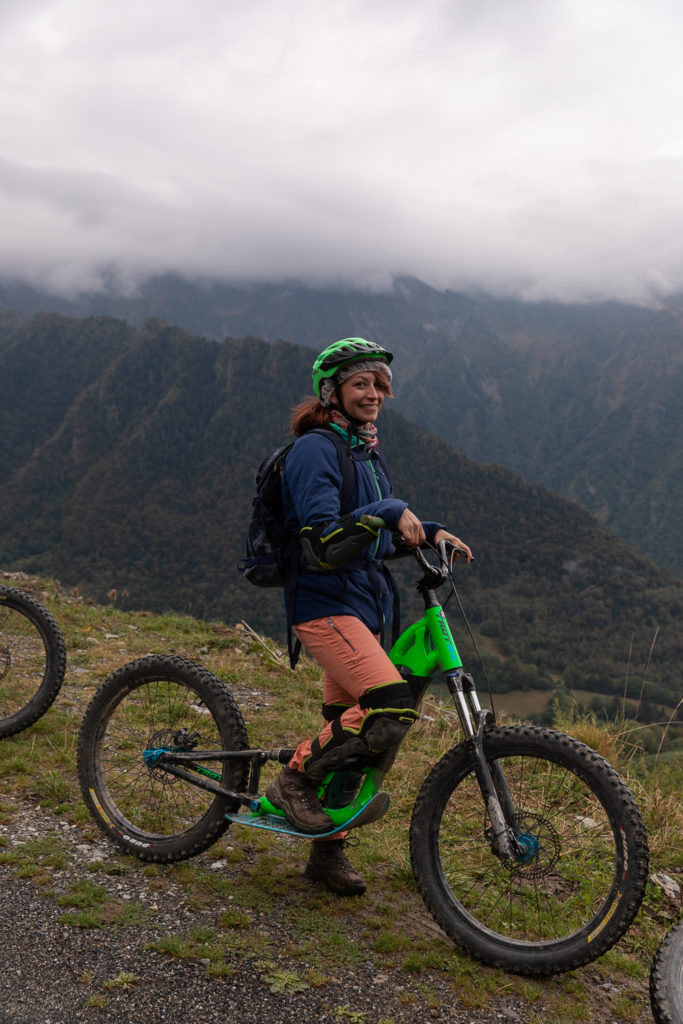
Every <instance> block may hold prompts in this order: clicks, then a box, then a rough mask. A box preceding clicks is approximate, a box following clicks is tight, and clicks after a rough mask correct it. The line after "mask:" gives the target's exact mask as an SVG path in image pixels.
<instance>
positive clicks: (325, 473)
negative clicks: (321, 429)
mask: <svg viewBox="0 0 683 1024" xmlns="http://www.w3.org/2000/svg"><path fill="white" fill-rule="evenodd" d="M344 457H345V456H344ZM351 458H352V459H353V460H354V462H355V488H354V494H353V502H352V508H351V509H340V498H341V486H342V480H341V474H340V469H339V455H338V450H337V446H336V445H335V443H334V442H333V441H332V440H331V439H330V440H329V441H328V440H327V438H326V437H325V436H324V434H320V433H310V434H304V435H303V436H302V437H300V438H299V439H298V440H297V441H296V443H295V444H294V447H293V448H292V449H291V451H290V452H289V454H288V456H287V461H286V463H285V469H284V473H283V476H282V499H283V505H284V511H285V522H286V525H287V527H288V529H289V530H291V531H292V533H294V534H298V533H299V531H300V530H301V528H302V527H304V526H319V525H322V524H333V523H337V522H338V521H339V519H340V513H341V512H343V513H345V514H346V513H348V512H350V511H352V512H353V515H354V518H358V517H359V516H361V515H372V516H379V517H380V518H382V519H383V520H384V521H385V522H386V523H387V525H388V526H390V527H392V528H394V527H396V526H397V525H398V521H399V519H400V518H401V516H402V514H403V511H404V509H405V508H406V507H407V503H406V502H405V501H401V500H400V499H399V498H395V497H394V496H393V491H392V487H391V484H390V482H389V480H388V479H387V477H386V475H385V473H384V472H383V471H382V467H381V464H380V461H379V460H378V458H377V449H376V448H374V449H370V451H368V452H366V451H365V450H363V449H360V448H354V449H353V451H352V453H351ZM422 525H423V527H424V531H425V534H426V536H427V540H429V541H433V540H434V534H435V533H436V531H437V530H438V529H439V528H440V524H439V523H423V524H422ZM394 550H395V549H394V545H393V544H392V541H391V533H390V532H389V531H388V530H380V533H379V537H378V539H377V541H373V543H372V544H370V545H368V547H366V548H364V549H363V551H362V552H361V553H360V555H358V556H357V557H356V558H354V560H353V562H352V564H351V567H350V568H345V567H343V566H342V567H341V568H340V569H336V570H332V571H321V570H315V569H306V568H305V567H304V568H303V569H302V570H301V571H300V572H299V574H298V576H297V579H296V592H295V597H294V608H293V610H292V619H291V621H292V623H293V624H295V625H296V623H298V622H308V621H309V620H310V619H319V618H323V617H324V616H327V615H355V616H356V617H357V618H359V619H360V620H361V621H362V622H363V623H365V625H366V626H367V627H368V629H370V630H371V631H372V632H373V633H382V632H383V628H384V625H385V624H386V623H388V622H389V621H390V619H391V614H392V594H391V588H390V586H389V585H388V583H387V582H386V580H385V578H384V573H383V572H382V571H381V570H382V566H381V559H382V558H383V557H385V556H387V555H389V554H392V553H393V552H394ZM378 568H379V570H380V576H379V577H378V575H377V569H378Z"/></svg>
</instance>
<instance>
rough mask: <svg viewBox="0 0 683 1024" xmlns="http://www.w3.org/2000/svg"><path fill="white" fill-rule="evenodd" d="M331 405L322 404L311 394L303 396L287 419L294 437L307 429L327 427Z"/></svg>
mask: <svg viewBox="0 0 683 1024" xmlns="http://www.w3.org/2000/svg"><path fill="white" fill-rule="evenodd" d="M332 408H333V407H332V406H331V405H323V404H322V402H321V401H320V399H319V398H316V397H315V395H311V396H310V397H308V398H304V399H303V401H301V402H299V404H298V405H295V406H294V408H293V409H292V416H291V419H290V421H289V429H290V431H291V433H292V434H294V436H295V437H301V436H302V434H306V433H308V431H309V430H318V429H320V428H321V427H328V426H329V424H330V416H331V415H332Z"/></svg>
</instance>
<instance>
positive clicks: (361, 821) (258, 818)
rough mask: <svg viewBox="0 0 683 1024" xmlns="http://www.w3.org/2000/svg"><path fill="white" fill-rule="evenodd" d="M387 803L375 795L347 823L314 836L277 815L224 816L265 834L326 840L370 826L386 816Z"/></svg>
mask: <svg viewBox="0 0 683 1024" xmlns="http://www.w3.org/2000/svg"><path fill="white" fill-rule="evenodd" d="M389 803H390V799H389V794H388V793H384V792H380V793H375V795H374V796H372V797H370V799H369V800H368V802H367V803H366V804H363V806H362V807H361V808H360V809H359V810H358V811H356V813H355V814H354V815H353V817H351V818H349V820H348V821H345V822H344V823H343V824H342V825H338V826H337V827H336V828H333V829H331V830H330V831H329V832H316V833H315V835H312V834H311V833H310V832H301V831H300V830H299V829H298V828H297V827H296V826H295V825H292V824H291V822H289V821H288V820H287V818H281V817H280V816H279V815H277V814H253V813H251V812H250V811H242V812H241V813H239V814H226V815H225V817H226V818H227V820H228V821H232V822H234V823H235V824H237V825H249V826H250V827H251V828H262V829H265V830H266V831H267V832H284V833H285V834H286V835H288V836H298V837H300V838H301V839H327V838H330V837H331V836H335V835H337V834H338V833H339V832H348V831H349V830H350V829H352V828H360V826H361V825H370V824H371V823H372V822H373V821H377V820H378V819H379V818H381V817H382V815H383V814H386V812H387V811H388V809H389Z"/></svg>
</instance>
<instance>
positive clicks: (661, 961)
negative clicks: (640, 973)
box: [650, 921, 683, 1024]
mask: <svg viewBox="0 0 683 1024" xmlns="http://www.w3.org/2000/svg"><path fill="white" fill-rule="evenodd" d="M650 1004H651V1006H652V1016H653V1017H654V1019H655V1021H656V1024H681V1022H683V921H679V922H678V924H677V925H675V926H674V927H673V928H672V929H671V931H670V932H669V933H668V935H666V936H665V937H664V939H663V941H662V944H661V945H660V947H659V949H658V950H657V953H656V955H655V958H654V960H653V961H652V968H651V970H650Z"/></svg>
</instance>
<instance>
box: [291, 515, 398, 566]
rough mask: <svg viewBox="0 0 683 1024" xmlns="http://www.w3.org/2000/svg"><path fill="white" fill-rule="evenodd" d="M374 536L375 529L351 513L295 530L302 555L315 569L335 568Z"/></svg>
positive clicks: (376, 532) (376, 534) (356, 552)
mask: <svg viewBox="0 0 683 1024" xmlns="http://www.w3.org/2000/svg"><path fill="white" fill-rule="evenodd" d="M378 537H379V531H377V530H374V529H373V528H372V527H370V526H365V525H364V524H363V523H361V522H358V521H357V520H356V519H354V517H353V516H352V515H347V516H342V518H341V519H340V520H339V522H338V523H323V524H322V526H304V527H303V529H302V530H301V532H300V533H299V540H300V542H301V549H302V551H303V553H304V557H305V559H306V561H307V562H308V564H309V565H311V566H315V568H317V569H337V568H339V566H341V565H343V564H344V562H348V561H350V559H352V558H355V556H356V555H358V554H359V553H360V552H361V551H362V550H363V548H365V547H367V546H368V544H371V543H372V542H373V541H374V540H377V538H378Z"/></svg>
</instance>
